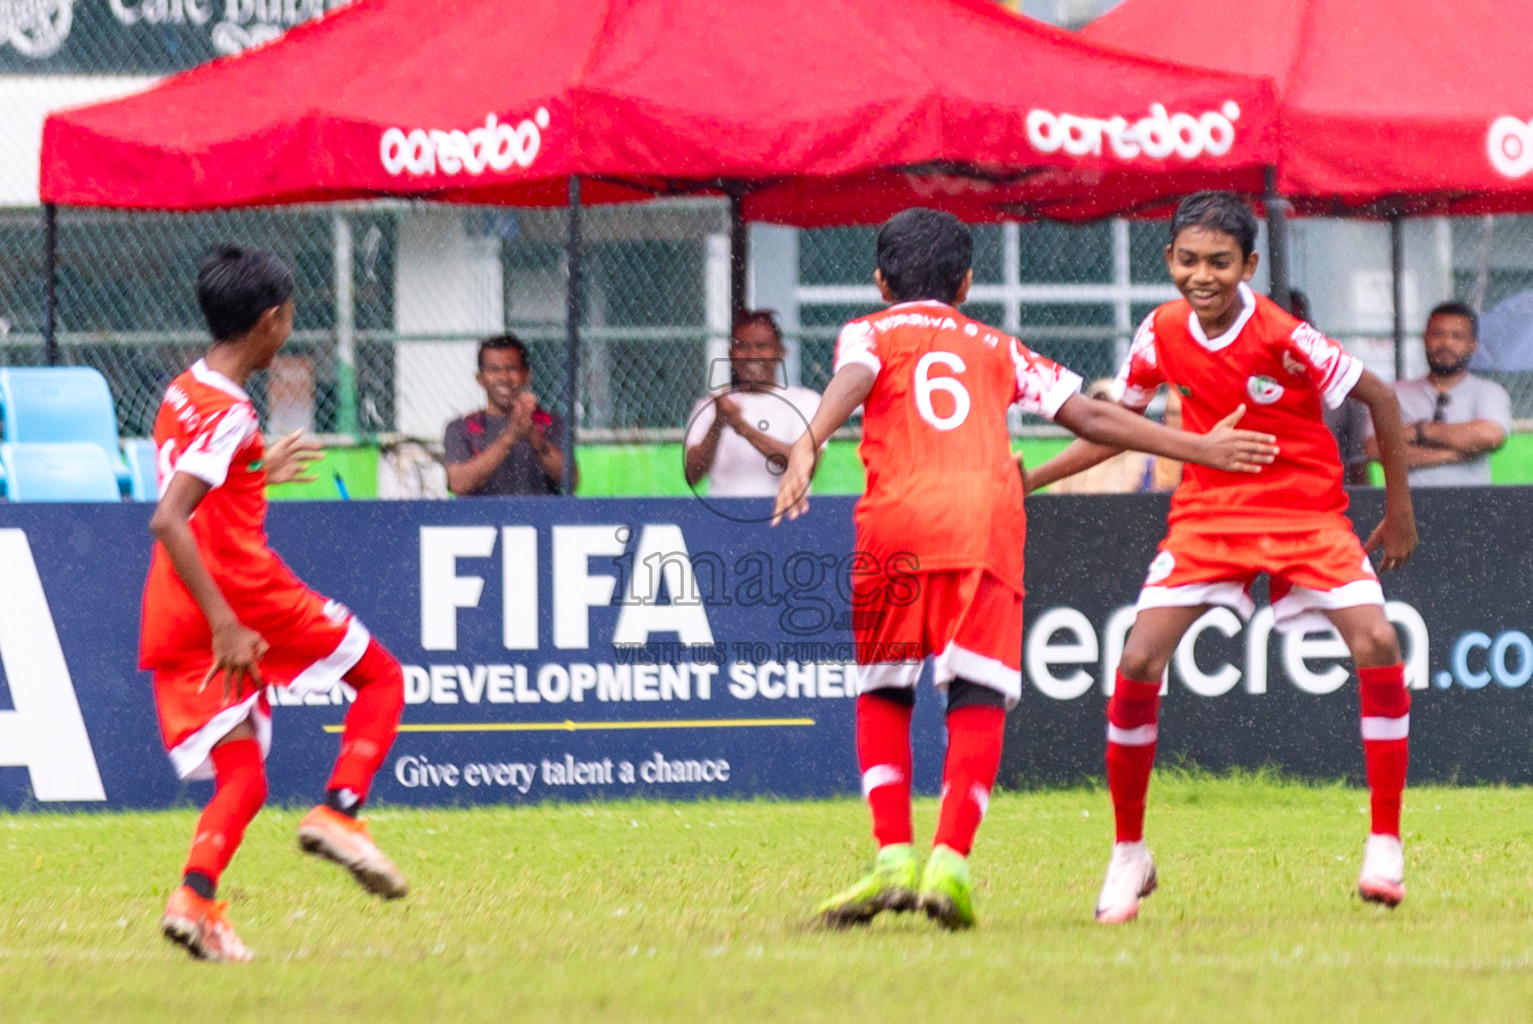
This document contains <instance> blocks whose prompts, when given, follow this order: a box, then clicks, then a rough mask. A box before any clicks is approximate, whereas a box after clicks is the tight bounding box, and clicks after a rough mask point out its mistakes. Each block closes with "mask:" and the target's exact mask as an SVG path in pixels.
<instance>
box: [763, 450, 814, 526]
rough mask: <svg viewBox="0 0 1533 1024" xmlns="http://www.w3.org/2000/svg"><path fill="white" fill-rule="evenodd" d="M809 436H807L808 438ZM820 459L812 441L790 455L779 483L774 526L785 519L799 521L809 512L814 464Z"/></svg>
mask: <svg viewBox="0 0 1533 1024" xmlns="http://www.w3.org/2000/svg"><path fill="white" fill-rule="evenodd" d="M808 436H809V435H807V434H806V435H805V437H808ZM817 457H818V452H816V451H815V447H814V442H813V440H812V439H811V440H810V443H809V444H808V445H807V446H806V445H804V444H795V445H794V446H793V449H792V451H790V452H789V453H788V468H787V469H785V470H783V474H782V479H781V480H779V481H778V482H777V504H776V505H775V506H774V507H773V509H772V525H773V526H776V525H777V524H778V523H780V522H782V521H783V519H785V518H787V519H797V518H798V517H799V516H801V515H803V514H804V513H805V512H807V511H809V499H808V498H807V497H806V495H807V494H808V493H809V482H810V481H811V480H813V479H814V464H815V460H816V458H817Z"/></svg>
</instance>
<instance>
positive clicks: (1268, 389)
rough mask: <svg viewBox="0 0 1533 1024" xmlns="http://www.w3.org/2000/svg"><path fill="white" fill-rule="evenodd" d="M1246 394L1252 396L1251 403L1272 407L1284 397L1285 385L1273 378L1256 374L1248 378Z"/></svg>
mask: <svg viewBox="0 0 1533 1024" xmlns="http://www.w3.org/2000/svg"><path fill="white" fill-rule="evenodd" d="M1246 394H1248V395H1250V396H1251V401H1253V402H1255V403H1256V404H1257V405H1271V404H1272V403H1273V402H1276V401H1277V400H1278V399H1279V398H1282V397H1283V385H1281V384H1279V383H1278V382H1277V381H1275V380H1273V379H1272V378H1271V377H1264V376H1262V375H1261V374H1256V375H1255V376H1252V377H1247V378H1246Z"/></svg>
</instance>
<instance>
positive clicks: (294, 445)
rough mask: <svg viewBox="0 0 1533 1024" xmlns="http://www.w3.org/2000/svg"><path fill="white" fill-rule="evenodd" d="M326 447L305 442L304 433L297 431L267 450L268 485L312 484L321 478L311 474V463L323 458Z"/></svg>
mask: <svg viewBox="0 0 1533 1024" xmlns="http://www.w3.org/2000/svg"><path fill="white" fill-rule="evenodd" d="M324 454H325V449H324V446H323V445H321V444H320V443H319V442H318V441H305V440H304V439H303V431H301V430H295V431H293V432H292V433H291V434H289V435H287V436H286V437H284V438H283V439H282V440H280V441H278V442H277V443H276V444H273V445H272V446H271V447H270V448H268V449H266V482H267V483H268V484H311V483H313V482H314V481H316V480H318V479H319V477H317V476H314V475H313V474H312V473H310V472H309V463H311V462H313V461H314V460H315V459H320V458H323V457H324Z"/></svg>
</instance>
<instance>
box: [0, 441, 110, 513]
mask: <svg viewBox="0 0 1533 1024" xmlns="http://www.w3.org/2000/svg"><path fill="white" fill-rule="evenodd" d="M0 466H3V467H4V468H5V482H6V497H7V498H9V499H10V500H11V501H121V500H122V492H121V491H120V490H119V489H118V486H117V474H116V473H115V472H114V471H113V469H112V464H111V463H110V462H108V461H107V457H106V452H104V451H102V450H101V448H100V447H99V446H97V445H94V444H90V443H88V442H83V441H73V442H68V443H65V444H47V443H44V442H37V443H35V444H19V443H18V444H12V443H10V442H6V443H4V444H0Z"/></svg>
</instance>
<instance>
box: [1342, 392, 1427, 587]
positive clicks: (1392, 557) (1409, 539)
mask: <svg viewBox="0 0 1533 1024" xmlns="http://www.w3.org/2000/svg"><path fill="white" fill-rule="evenodd" d="M1349 397H1351V398H1355V399H1357V400H1358V401H1359V402H1362V403H1363V404H1364V405H1366V406H1367V407H1368V411H1369V413H1371V414H1372V415H1373V436H1374V439H1375V440H1376V442H1377V444H1378V459H1379V462H1380V463H1381V464H1382V465H1383V466H1384V521H1383V522H1381V523H1379V525H1378V526H1377V527H1375V528H1374V531H1373V533H1371V534H1369V536H1368V543H1366V544H1364V545H1363V550H1364V551H1369V552H1372V551H1373V550H1374V549H1375V548H1378V547H1380V546H1382V547H1383V548H1384V557H1383V559H1382V560H1381V561H1380V562H1379V568H1380V569H1399V568H1401V567H1402V566H1404V565H1405V563H1406V562H1409V561H1410V560H1411V552H1413V551H1415V550H1416V511H1415V509H1414V508H1412V507H1411V488H1410V482H1409V475H1408V473H1407V462H1406V453H1405V449H1406V444H1405V426H1404V425H1403V424H1402V423H1401V422H1400V403H1399V401H1397V400H1396V398H1395V392H1394V389H1393V388H1391V387H1390V386H1389V385H1388V384H1385V383H1384V382H1383V381H1382V380H1380V379H1379V378H1378V377H1377V376H1375V375H1374V374H1373V373H1371V372H1369V371H1368V370H1364V371H1363V375H1362V376H1361V377H1359V378H1358V379H1357V383H1356V384H1354V385H1353V386H1352V391H1351V394H1350V395H1349Z"/></svg>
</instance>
